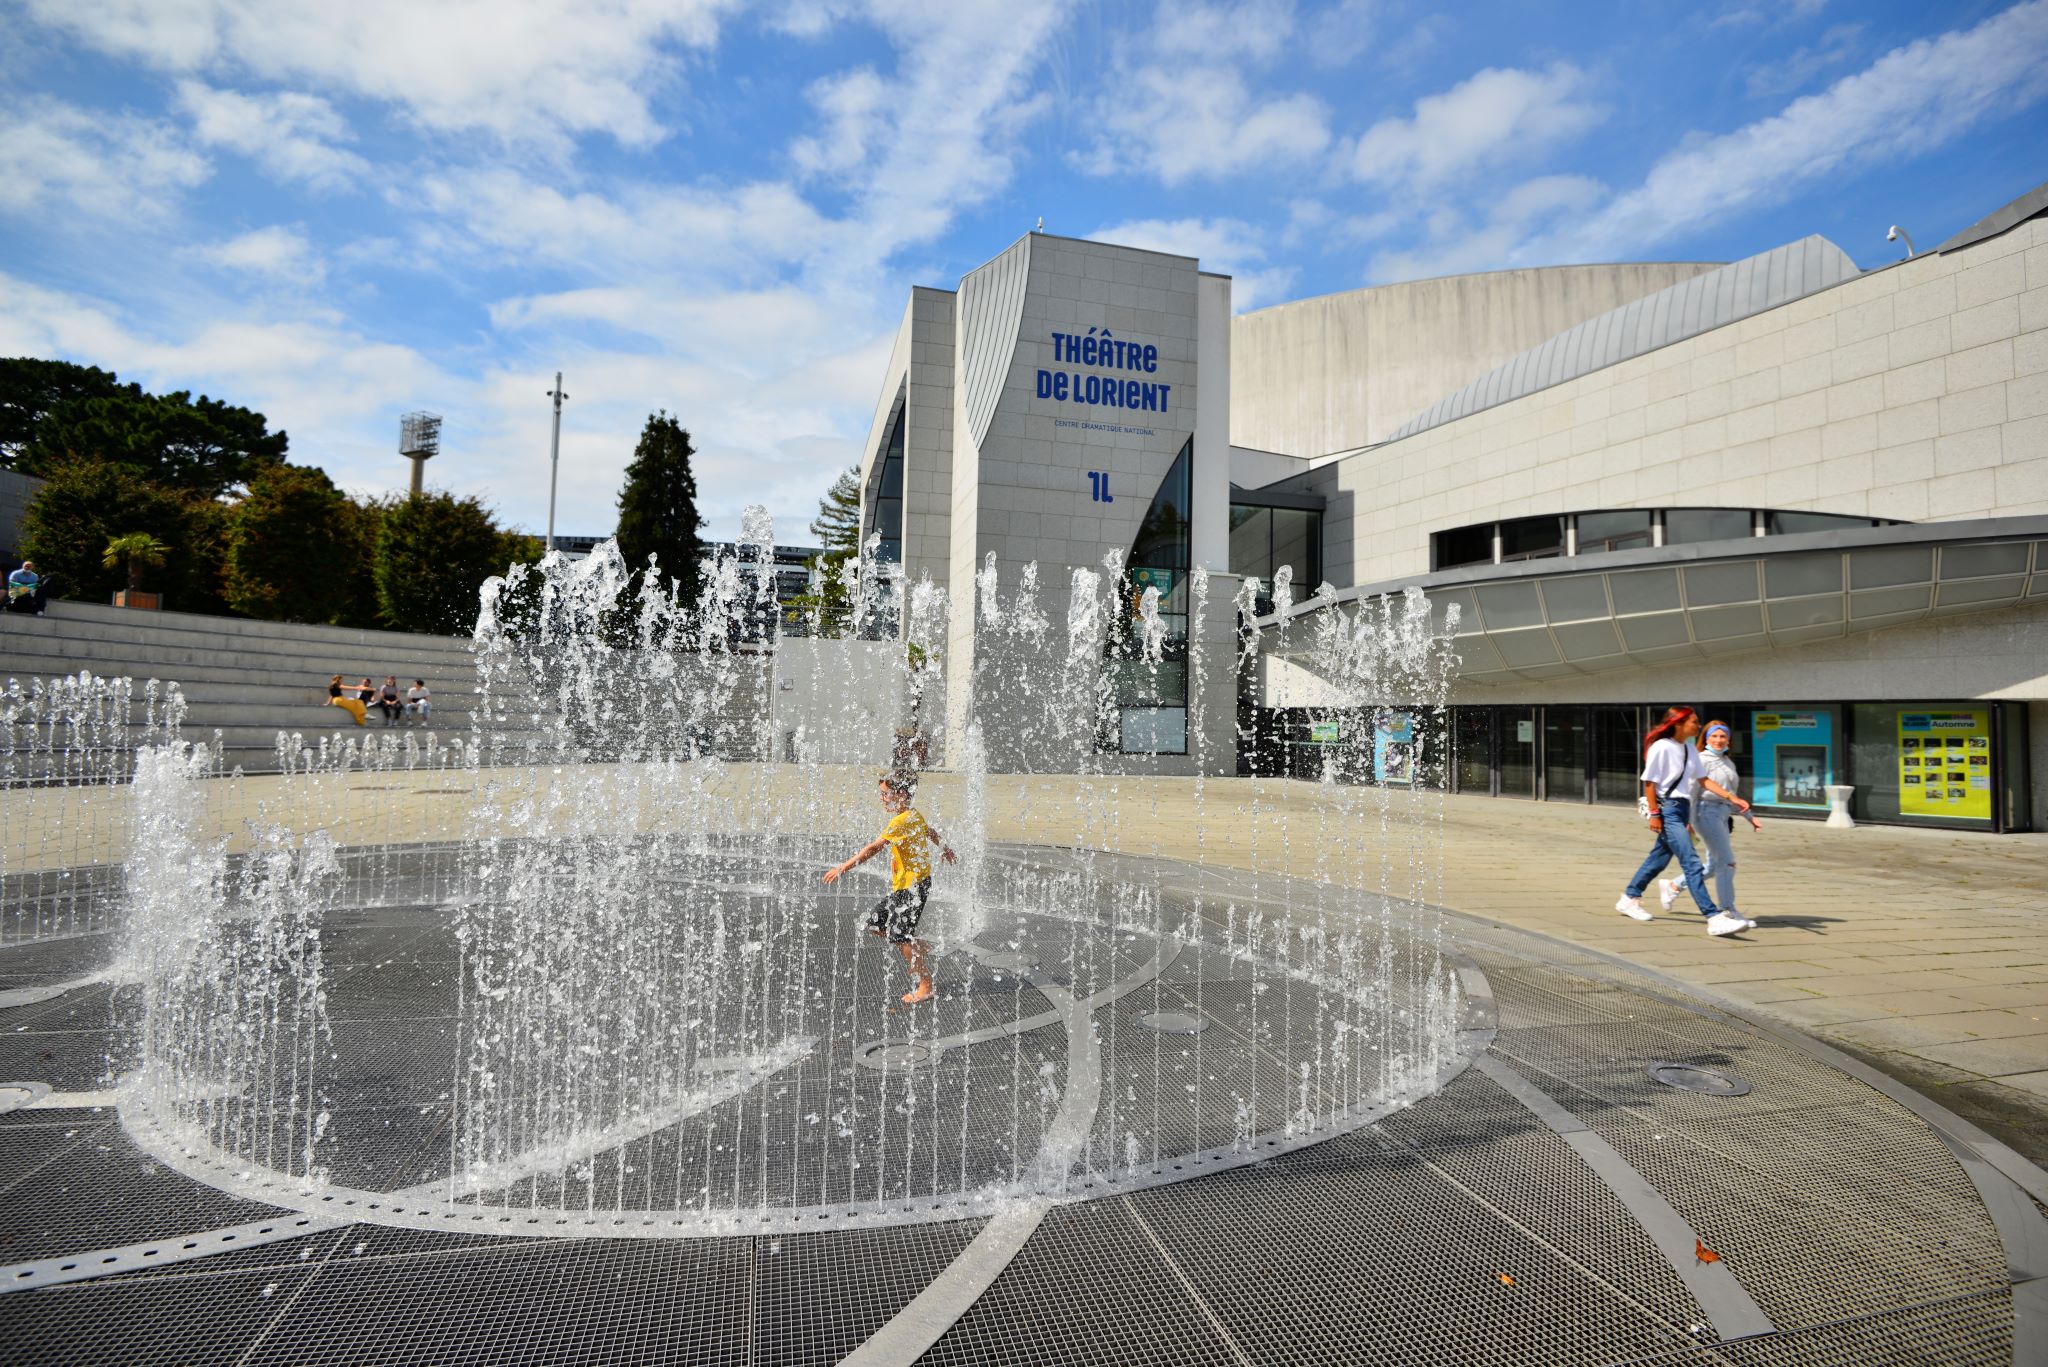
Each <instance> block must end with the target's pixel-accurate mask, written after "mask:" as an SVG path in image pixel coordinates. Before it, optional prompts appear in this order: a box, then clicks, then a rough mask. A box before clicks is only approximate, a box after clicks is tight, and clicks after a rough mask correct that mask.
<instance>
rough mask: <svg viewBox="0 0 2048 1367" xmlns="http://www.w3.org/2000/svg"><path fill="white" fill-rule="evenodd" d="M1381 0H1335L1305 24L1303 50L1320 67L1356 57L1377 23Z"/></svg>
mask: <svg viewBox="0 0 2048 1367" xmlns="http://www.w3.org/2000/svg"><path fill="white" fill-rule="evenodd" d="M1379 10H1380V0H1338V3H1336V4H1334V5H1331V6H1330V7H1329V8H1328V9H1325V10H1323V11H1321V12H1319V13H1318V14H1316V15H1315V16H1314V17H1313V18H1311V19H1310V20H1309V22H1308V25H1307V29H1308V32H1307V36H1306V41H1305V42H1304V43H1303V44H1302V48H1303V51H1304V52H1305V54H1306V56H1307V57H1308V59H1309V60H1310V61H1311V62H1314V63H1315V64H1316V65H1317V66H1321V67H1339V66H1344V65H1345V64H1347V63H1349V62H1352V61H1355V60H1357V58H1358V57H1359V55H1360V54H1362V53H1363V52H1364V51H1365V50H1366V48H1368V47H1370V46H1371V45H1372V40H1373V38H1374V36H1375V35H1376V33H1377V31H1378V27H1379Z"/></svg>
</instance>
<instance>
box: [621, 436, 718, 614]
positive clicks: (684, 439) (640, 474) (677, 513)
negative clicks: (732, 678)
mask: <svg viewBox="0 0 2048 1367" xmlns="http://www.w3.org/2000/svg"><path fill="white" fill-rule="evenodd" d="M695 454H696V452H695V451H694V450H693V449H692V448H691V446H690V434H689V433H688V432H686V431H684V430H683V427H682V424H681V423H678V422H677V421H676V420H675V419H674V418H672V417H670V416H669V415H668V414H667V413H666V412H659V413H653V414H650V415H649V416H648V419H647V426H646V427H645V428H643V429H642V430H641V432H640V444H639V445H638V446H636V447H634V448H633V463H632V464H631V465H628V466H627V467H626V484H625V487H624V488H622V489H621V490H619V530H618V538H619V554H620V555H622V556H624V557H625V561H626V564H627V565H628V566H629V567H630V568H631V569H633V570H634V571H635V572H636V573H644V572H645V571H646V568H647V557H648V556H649V555H654V556H657V557H658V558H659V560H660V564H661V572H662V574H663V575H665V576H668V577H671V578H674V579H676V580H677V581H679V583H680V584H681V588H682V595H683V601H684V602H686V603H694V602H696V600H697V591H698V588H699V583H698V580H699V578H700V576H699V573H698V567H697V561H698V559H699V558H700V557H701V556H702V555H703V553H704V552H703V548H702V544H701V543H700V542H699V541H698V539H697V532H698V529H699V528H701V527H702V526H703V525H704V520H703V519H702V518H700V517H698V516H697V476H696V474H695V473H694V472H693V471H692V470H691V469H690V457H691V456H693V455H695Z"/></svg>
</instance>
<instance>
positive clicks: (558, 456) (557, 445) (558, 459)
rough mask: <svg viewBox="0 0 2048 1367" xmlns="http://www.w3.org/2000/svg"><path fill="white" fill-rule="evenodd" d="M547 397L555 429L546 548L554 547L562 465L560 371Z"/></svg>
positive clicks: (563, 396)
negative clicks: (557, 486)
mask: <svg viewBox="0 0 2048 1367" xmlns="http://www.w3.org/2000/svg"><path fill="white" fill-rule="evenodd" d="M548 397H549V398H551V399H553V400H554V401H555V431H554V435H553V436H552V437H550V438H549V439H548V544H547V547H546V549H548V550H553V549H554V548H555V475H556V472H557V471H559V470H560V469H561V465H562V400H564V399H566V398H568V397H569V396H568V395H567V394H564V393H563V392H562V372H561V371H559V370H557V371H556V372H555V387H554V388H553V389H550V390H549V391H548Z"/></svg>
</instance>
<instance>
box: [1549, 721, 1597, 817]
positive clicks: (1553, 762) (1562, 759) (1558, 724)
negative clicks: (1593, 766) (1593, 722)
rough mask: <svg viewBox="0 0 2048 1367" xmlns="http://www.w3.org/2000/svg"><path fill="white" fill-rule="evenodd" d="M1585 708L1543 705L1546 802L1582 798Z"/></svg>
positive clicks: (1584, 778)
mask: <svg viewBox="0 0 2048 1367" xmlns="http://www.w3.org/2000/svg"><path fill="white" fill-rule="evenodd" d="M1586 731H1587V726H1586V709H1585V708H1583V707H1546V708H1544V709H1543V796H1544V799H1545V800H1546V801H1549V802H1584V801H1585V800H1586V751H1587V748H1588V747H1587V743H1586V742H1587V734H1586Z"/></svg>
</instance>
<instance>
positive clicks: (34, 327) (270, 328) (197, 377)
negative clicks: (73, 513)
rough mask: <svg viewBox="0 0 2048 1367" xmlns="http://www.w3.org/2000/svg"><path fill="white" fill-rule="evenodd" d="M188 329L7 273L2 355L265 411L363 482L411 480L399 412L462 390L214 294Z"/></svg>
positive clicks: (304, 458) (385, 345) (294, 320)
mask: <svg viewBox="0 0 2048 1367" xmlns="http://www.w3.org/2000/svg"><path fill="white" fill-rule="evenodd" d="M210 302H211V304H212V305H213V308H212V309H211V310H207V311H200V310H195V311H193V312H192V313H190V314H188V315H186V316H190V317H195V318H200V319H202V321H199V322H197V323H196V324H194V325H193V326H192V327H191V329H190V330H189V331H184V332H172V331H169V330H160V331H159V330H152V329H149V328H146V327H143V326H140V325H138V324H136V323H135V322H133V321H131V320H129V319H127V318H125V317H123V316H122V314H121V313H120V311H119V310H118V309H117V308H116V307H115V306H113V305H111V304H109V303H106V302H104V301H101V300H95V299H90V298H86V297H84V296H81V295H77V294H72V293H66V292H62V291H57V290H51V289H47V288H44V287H41V286H38V285H33V284H30V283H28V282H26V281H23V280H20V279H17V278H15V277H13V276H10V275H7V274H5V273H0V355H9V356H51V357H63V358H70V359H76V360H78V361H81V362H85V363H87V364H91V365H99V366H106V367H108V368H110V369H112V370H114V371H115V372H117V373H118V374H119V375H120V376H121V377H122V378H123V379H124V380H134V381H138V382H140V383H141V384H143V385H144V386H146V387H148V388H151V389H157V390H170V389H187V390H192V391H194V392H200V393H210V394H213V395H216V396H219V397H222V398H227V399H229V400H230V401H232V402H234V403H238V404H245V405H247V406H249V407H251V408H255V409H257V410H259V411H260V412H262V413H263V414H265V415H266V416H267V417H268V418H269V419H270V425H271V427H272V428H273V429H279V428H281V429H283V430H285V431H286V432H288V433H291V434H292V436H293V441H292V449H291V458H292V459H293V460H294V461H296V462H299V463H301V464H317V465H321V466H323V467H324V468H326V469H327V470H328V471H329V472H330V473H332V474H333V475H335V476H336V477H337V478H338V479H347V478H349V477H350V476H351V475H352V474H353V475H354V476H355V480H356V482H358V483H360V482H362V481H361V475H362V472H363V471H364V470H366V469H374V468H381V464H388V466H389V473H390V477H391V482H392V484H393V485H394V486H395V485H396V484H398V483H400V482H402V481H403V479H404V477H405V475H404V470H403V468H402V466H401V463H400V462H399V461H398V458H397V456H396V455H395V454H391V448H392V444H393V442H392V434H393V433H395V432H396V430H397V426H396V424H397V415H398V414H399V413H400V412H403V411H404V410H405V409H407V408H409V407H415V406H418V405H419V404H420V403H421V402H422V401H424V400H427V399H429V398H430V397H433V396H437V395H443V394H446V393H448V392H450V391H451V390H452V389H454V388H455V385H454V384H453V382H451V381H450V380H449V378H448V377H447V376H446V375H445V374H444V373H443V372H442V371H441V370H440V369H439V367H437V366H435V365H434V364H433V362H431V361H430V360H428V359H427V358H426V357H425V356H422V355H420V354H419V353H418V352H416V351H414V350H413V349H412V348H410V347H405V346H398V345H395V344H393V343H390V342H384V341H379V340H377V339H374V338H370V337H365V336H363V335H362V334H360V333H359V332H356V331H354V330H352V329H349V328H347V327H344V326H339V325H336V324H334V323H331V322H326V321H322V320H318V319H308V318H306V317H303V316H299V315H296V314H295V315H294V316H291V317H288V318H283V319H271V318H265V317H262V316H261V315H259V314H253V313H247V312H240V313H237V312H232V311H231V309H232V306H231V305H230V304H228V303H227V302H226V301H223V300H219V299H214V300H211V301H210Z"/></svg>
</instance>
